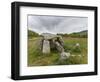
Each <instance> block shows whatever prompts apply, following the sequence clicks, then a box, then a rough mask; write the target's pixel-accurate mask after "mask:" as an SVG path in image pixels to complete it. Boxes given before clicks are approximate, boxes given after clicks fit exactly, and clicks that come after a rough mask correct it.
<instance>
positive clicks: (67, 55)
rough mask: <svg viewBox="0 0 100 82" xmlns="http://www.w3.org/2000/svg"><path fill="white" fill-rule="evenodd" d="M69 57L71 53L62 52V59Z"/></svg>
mask: <svg viewBox="0 0 100 82" xmlns="http://www.w3.org/2000/svg"><path fill="white" fill-rule="evenodd" d="M69 57H70V53H67V52H62V53H61V54H60V59H61V60H65V59H68V58H69Z"/></svg>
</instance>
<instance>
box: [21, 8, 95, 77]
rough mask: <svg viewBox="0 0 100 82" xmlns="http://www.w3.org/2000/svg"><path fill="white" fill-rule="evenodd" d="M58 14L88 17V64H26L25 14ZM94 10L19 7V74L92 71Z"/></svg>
mask: <svg viewBox="0 0 100 82" xmlns="http://www.w3.org/2000/svg"><path fill="white" fill-rule="evenodd" d="M28 14H37V15H58V16H82V17H88V64H81V65H62V66H61V65H59V66H33V67H28V66H27V38H28V37H27V28H28V27H27V15H28ZM94 16H95V15H94V11H93V10H89V11H88V10H77V9H56V8H41V7H25V6H21V7H20V76H28V75H45V74H60V73H78V72H79V73H80V72H94V69H95V68H94V26H95V25H94V20H95V19H94Z"/></svg>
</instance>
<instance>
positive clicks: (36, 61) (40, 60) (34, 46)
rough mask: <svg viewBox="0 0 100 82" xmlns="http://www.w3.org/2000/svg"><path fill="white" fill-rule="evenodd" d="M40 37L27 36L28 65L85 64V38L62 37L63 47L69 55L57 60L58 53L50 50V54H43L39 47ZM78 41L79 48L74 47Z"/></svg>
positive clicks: (86, 59)
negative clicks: (64, 58) (66, 57)
mask: <svg viewBox="0 0 100 82" xmlns="http://www.w3.org/2000/svg"><path fill="white" fill-rule="evenodd" d="M40 39H41V37H31V38H28V66H47V65H71V64H73V65H75V64H87V63H88V62H87V61H88V58H87V57H88V56H87V51H88V50H87V38H71V37H63V40H64V48H65V51H66V52H69V53H70V54H71V56H70V57H69V58H68V59H66V60H63V61H61V60H59V59H60V55H59V54H60V53H58V52H57V51H56V50H52V52H51V53H50V54H43V53H42V52H41V50H40V49H39V48H40V44H39V42H40ZM76 43H79V44H80V48H79V49H77V48H75V47H74V46H75V44H76Z"/></svg>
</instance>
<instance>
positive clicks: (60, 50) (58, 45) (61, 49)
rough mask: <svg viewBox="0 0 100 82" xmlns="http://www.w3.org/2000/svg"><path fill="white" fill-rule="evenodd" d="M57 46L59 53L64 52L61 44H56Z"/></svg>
mask: <svg viewBox="0 0 100 82" xmlns="http://www.w3.org/2000/svg"><path fill="white" fill-rule="evenodd" d="M55 45H56V49H57V50H58V51H59V52H64V48H63V47H62V46H61V44H60V43H59V42H55Z"/></svg>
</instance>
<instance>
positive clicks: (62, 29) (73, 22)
mask: <svg viewBox="0 0 100 82" xmlns="http://www.w3.org/2000/svg"><path fill="white" fill-rule="evenodd" d="M87 27H88V18H87V17H74V16H73V17H72V16H45V15H44V16H40V15H28V29H29V30H31V31H34V32H37V33H39V34H41V33H52V34H57V33H63V34H64V33H73V32H80V31H83V30H87Z"/></svg>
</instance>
